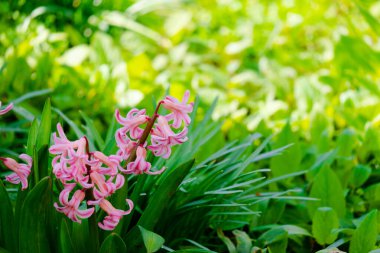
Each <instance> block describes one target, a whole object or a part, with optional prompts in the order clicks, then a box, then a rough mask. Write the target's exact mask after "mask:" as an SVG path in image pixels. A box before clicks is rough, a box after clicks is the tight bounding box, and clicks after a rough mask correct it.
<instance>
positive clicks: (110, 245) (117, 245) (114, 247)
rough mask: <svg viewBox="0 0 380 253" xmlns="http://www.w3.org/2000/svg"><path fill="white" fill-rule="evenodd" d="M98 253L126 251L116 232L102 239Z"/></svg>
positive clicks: (120, 252)
mask: <svg viewBox="0 0 380 253" xmlns="http://www.w3.org/2000/svg"><path fill="white" fill-rule="evenodd" d="M99 252H100V253H123V252H127V247H126V245H125V243H124V241H123V239H121V237H120V236H119V235H118V234H115V233H111V234H110V235H109V236H107V237H106V239H104V241H103V243H102V246H101V247H100V251H99Z"/></svg>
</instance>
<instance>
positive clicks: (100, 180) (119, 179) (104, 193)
mask: <svg viewBox="0 0 380 253" xmlns="http://www.w3.org/2000/svg"><path fill="white" fill-rule="evenodd" d="M114 179H115V183H114V182H113V181H114ZM91 180H92V182H93V183H94V185H95V186H96V187H94V191H93V194H94V197H95V199H102V198H106V197H108V196H111V195H112V194H113V193H115V191H116V190H118V189H120V188H121V187H122V186H123V185H124V181H125V179H124V177H123V176H122V175H120V174H118V175H117V176H116V178H115V177H110V178H109V179H108V180H106V178H105V176H104V175H102V174H99V173H97V172H95V171H94V172H91Z"/></svg>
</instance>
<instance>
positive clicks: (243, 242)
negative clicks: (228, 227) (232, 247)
mask: <svg viewBox="0 0 380 253" xmlns="http://www.w3.org/2000/svg"><path fill="white" fill-rule="evenodd" d="M232 233H233V234H234V235H235V237H236V242H237V245H236V250H237V252H238V253H245V252H249V251H250V250H251V248H252V240H251V238H249V236H248V234H247V233H246V232H244V231H240V230H234V231H232Z"/></svg>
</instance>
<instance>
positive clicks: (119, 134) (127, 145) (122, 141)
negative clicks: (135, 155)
mask: <svg viewBox="0 0 380 253" xmlns="http://www.w3.org/2000/svg"><path fill="white" fill-rule="evenodd" d="M115 139H116V145H117V146H118V148H119V150H118V151H117V155H118V156H120V157H121V158H122V159H123V160H127V159H128V157H129V156H130V155H131V152H132V150H133V148H134V147H135V146H136V144H137V142H135V141H131V140H130V139H129V138H128V136H127V135H126V134H125V133H123V129H122V128H121V129H119V130H117V131H116V134H115Z"/></svg>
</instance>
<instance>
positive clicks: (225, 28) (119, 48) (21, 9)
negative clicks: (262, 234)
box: [0, 0, 380, 138]
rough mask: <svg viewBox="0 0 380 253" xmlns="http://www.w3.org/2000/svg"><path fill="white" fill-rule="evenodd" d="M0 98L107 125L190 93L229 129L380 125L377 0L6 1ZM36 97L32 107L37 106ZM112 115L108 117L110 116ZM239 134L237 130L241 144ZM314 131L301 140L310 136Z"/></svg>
mask: <svg viewBox="0 0 380 253" xmlns="http://www.w3.org/2000/svg"><path fill="white" fill-rule="evenodd" d="M0 4H1V5H0V12H1V15H0V17H1V21H0V31H1V35H0V52H1V53H0V66H1V68H0V71H1V72H0V83H1V86H0V94H1V98H2V99H3V100H5V101H6V100H12V99H15V98H16V97H19V96H21V95H22V94H24V93H26V92H30V91H32V90H41V89H44V88H53V93H54V94H53V95H52V97H53V105H54V106H56V107H58V108H60V109H61V110H64V111H66V112H68V113H69V115H70V114H71V113H70V112H74V113H73V114H74V115H72V117H74V118H75V117H76V116H75V113H76V112H77V110H78V109H80V110H83V111H85V112H86V113H88V114H90V116H92V117H93V118H95V119H96V120H103V116H104V114H110V113H112V111H113V108H114V107H115V106H120V107H130V106H136V105H138V104H144V103H146V104H148V103H151V99H152V96H154V97H161V96H162V94H164V92H165V90H167V89H169V90H170V93H171V94H172V95H174V96H180V95H181V94H182V93H183V91H184V90H185V89H190V90H191V91H192V94H198V95H199V96H200V97H201V99H202V101H203V102H204V103H205V104H206V105H207V104H210V103H211V101H212V100H213V99H214V98H215V97H217V96H218V97H219V105H218V108H217V111H216V113H215V115H214V116H215V117H216V118H218V117H222V116H227V115H228V119H227V121H226V123H225V126H224V130H225V131H227V130H231V131H229V134H231V135H234V133H233V130H234V129H236V128H238V129H240V130H242V129H245V128H246V129H248V130H249V131H253V130H255V131H259V132H262V133H266V134H269V133H270V132H272V131H278V130H279V129H281V128H282V127H283V126H284V124H285V123H286V122H287V121H289V120H290V121H291V122H292V123H293V127H294V128H295V129H299V130H301V131H304V132H308V131H309V130H310V129H311V128H312V127H313V125H315V124H313V119H315V118H316V117H317V118H325V121H326V122H325V123H326V124H328V125H329V131H328V133H326V134H328V135H333V134H334V132H333V130H334V129H340V128H344V127H345V126H348V125H349V126H352V127H354V128H355V129H357V130H359V131H362V130H363V129H364V127H365V126H366V124H367V123H368V122H369V121H372V123H373V124H374V125H375V127H376V121H377V120H376V116H377V114H378V113H379V109H378V108H379V95H380V89H379V85H378V83H377V82H378V71H377V70H378V66H379V64H380V55H379V52H378V51H377V48H378V47H379V40H378V36H379V33H380V24H379V22H378V17H379V16H380V3H379V2H377V1H365V2H355V1H351V0H347V1H344V0H341V1H313V2H311V1H297V0H283V1H254V0H251V1H235V0H219V1H174V0H160V1H152V0H148V1H121V0H119V1H101V0H94V1H79V0H78V1H1V3H0ZM37 102H38V101H36V102H35V103H37ZM108 119H109V117H107V118H106V119H104V120H108ZM241 133H242V132H241V131H239V133H237V134H236V135H237V136H233V137H238V136H239V135H240V134H241ZM312 137H313V136H311V135H309V134H305V138H312Z"/></svg>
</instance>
